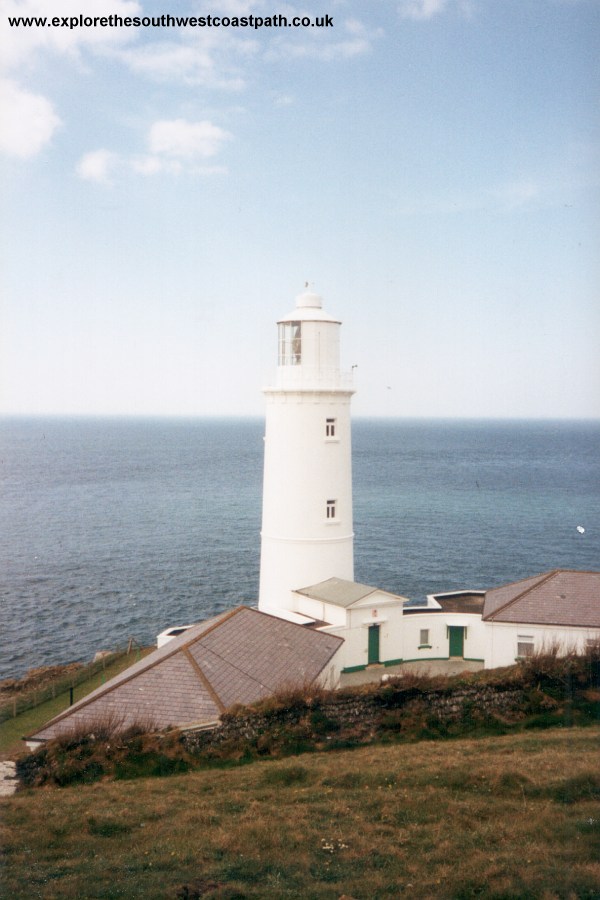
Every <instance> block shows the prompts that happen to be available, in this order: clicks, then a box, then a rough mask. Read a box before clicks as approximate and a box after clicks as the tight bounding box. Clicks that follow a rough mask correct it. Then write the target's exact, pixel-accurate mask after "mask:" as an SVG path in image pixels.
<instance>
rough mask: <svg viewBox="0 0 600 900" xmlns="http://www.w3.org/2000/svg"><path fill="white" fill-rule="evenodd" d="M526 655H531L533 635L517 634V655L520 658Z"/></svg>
mask: <svg viewBox="0 0 600 900" xmlns="http://www.w3.org/2000/svg"><path fill="white" fill-rule="evenodd" d="M526 656H533V635H530V634H518V635H517V657H518V658H519V659H521V658H523V657H526Z"/></svg>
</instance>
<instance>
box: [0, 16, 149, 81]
mask: <svg viewBox="0 0 600 900" xmlns="http://www.w3.org/2000/svg"><path fill="white" fill-rule="evenodd" d="M140 12H141V6H140V4H139V3H138V2H137V0H85V3H82V2H81V0H53V2H52V4H49V3H48V0H0V59H1V60H2V66H3V67H4V68H16V67H19V66H22V65H24V64H28V63H31V62H32V61H33V62H34V61H35V58H36V57H37V56H38V54H39V52H40V50H43V49H46V50H50V51H52V52H55V53H59V54H66V55H71V56H77V55H78V53H79V48H80V47H82V46H91V47H105V46H109V45H114V44H123V43H125V42H128V41H131V40H132V39H135V37H136V33H137V29H135V28H125V27H123V28H121V27H102V26H100V25H98V26H96V27H90V28H87V27H80V26H79V25H78V26H76V27H74V28H68V27H62V26H57V27H48V26H45V27H43V26H37V27H27V28H23V27H22V28H14V27H12V28H11V26H10V25H9V23H8V17H9V16H10V17H13V16H17V17H18V16H37V17H44V16H45V17H47V18H52V17H54V16H58V17H60V18H63V17H69V18H70V17H76V18H77V19H78V18H79V16H80V14H83V15H85V16H86V17H87V16H92V17H94V16H98V17H104V16H106V17H108V16H110V15H111V13H112V14H114V15H119V16H133V15H137V14H139V13H140Z"/></svg>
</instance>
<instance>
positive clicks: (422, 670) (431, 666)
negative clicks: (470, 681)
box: [340, 659, 483, 687]
mask: <svg viewBox="0 0 600 900" xmlns="http://www.w3.org/2000/svg"><path fill="white" fill-rule="evenodd" d="M480 669H483V663H480V662H473V661H472V660H466V659H430V660H425V659H424V660H423V661H422V662H421V661H420V660H419V661H418V662H409V663H402V664H401V665H399V666H384V665H374V666H367V668H366V669H363V670H362V671H361V672H345V673H342V675H341V676H340V687H349V686H350V685H357V684H369V683H370V682H373V681H381V678H382V676H383V675H386V676H394V675H403V674H406V673H408V672H412V673H413V674H415V675H460V674H461V673H462V672H478V671H479V670H480Z"/></svg>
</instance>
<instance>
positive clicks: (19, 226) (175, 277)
mask: <svg viewBox="0 0 600 900" xmlns="http://www.w3.org/2000/svg"><path fill="white" fill-rule="evenodd" d="M0 9H1V11H2V12H1V16H0V19H1V21H0V41H1V46H0V58H1V59H2V61H3V62H2V66H3V68H2V87H1V93H0V102H1V106H0V109H1V112H0V153H1V155H2V176H1V182H0V190H1V192H2V197H3V202H2V216H1V219H2V232H1V245H2V275H1V276H0V277H1V283H2V294H3V300H2V308H1V315H2V335H1V337H0V342H1V343H0V351H1V362H0V373H1V376H2V384H1V392H2V396H1V401H0V410H1V411H2V412H3V413H8V414H13V413H17V414H32V413H35V414H37V413H41V414H45V413H49V414H94V415H97V414H126V415H130V414H133V415H185V416H194V415H261V414H262V413H263V398H262V395H261V390H260V389H261V387H262V386H263V385H264V384H266V383H267V382H268V381H269V379H270V375H271V372H272V369H273V367H274V365H275V360H276V328H275V324H274V323H275V321H276V319H277V318H278V317H279V316H281V315H284V314H286V313H287V312H288V311H289V310H290V309H291V308H292V306H293V302H294V296H295V294H296V293H298V292H299V291H300V290H301V288H302V286H303V284H304V282H305V281H309V282H311V283H312V284H314V286H315V289H316V290H317V291H318V292H319V293H321V294H322V295H323V297H324V299H325V306H326V309H327V311H328V312H331V313H333V314H335V315H336V316H339V317H340V318H341V319H342V320H343V322H344V326H343V332H342V337H343V357H344V363H345V366H346V367H347V368H349V367H350V366H351V365H357V366H358V369H357V370H356V381H357V388H358V393H357V395H356V397H355V399H354V401H353V403H354V407H353V408H354V412H355V414H357V415H377V416H449V417H455V416H459V417H482V416H486V417H487V416H491V417H597V416H599V415H600V353H599V351H598V347H599V339H600V302H599V299H600V298H599V294H600V254H599V252H598V249H599V241H598V238H599V234H600V210H599V199H600V152H599V150H600V128H599V125H600V117H599V115H598V94H599V90H598V89H599V86H600V77H599V67H598V62H597V61H598V57H599V51H600V3H599V2H598V0H514V2H513V0H323V3H321V2H320V0H319V2H318V3H317V2H312V0H311V2H309V3H306V4H304V5H295V4H289V3H281V4H275V6H274V5H273V3H272V0H269V3H266V2H256V3H253V2H245V0H219V2H217V0H215V2H211V3H210V4H208V3H205V2H193V0H186V2H181V0H180V2H178V3H177V4H176V8H175V7H174V6H171V7H169V6H168V4H166V3H163V2H160V0H85V2H83V0H80V2H76V0H55V2H54V3H50V2H48V0H1V2H0ZM207 10H208V11H211V12H212V13H213V14H220V15H235V14H236V13H238V14H246V13H248V12H253V13H254V14H255V15H269V14H272V13H275V12H276V13H281V14H284V15H288V16H289V17H291V16H292V15H296V14H307V15H310V16H315V15H316V16H321V15H326V14H329V15H331V16H332V17H333V22H334V25H333V28H329V29H326V30H325V29H323V30H321V29H316V28H312V29H305V30H295V29H279V30H277V29H267V28H264V29H262V30H259V31H250V30H246V29H244V30H242V29H239V30H234V29H212V30H209V29H187V30H185V31H184V30H177V29H145V30H141V29H124V28H123V29H99V28H97V29H74V30H66V29H50V28H35V29H28V30H24V29H21V30H16V29H14V28H13V29H9V28H8V27H7V16H8V15H77V14H79V13H80V12H83V13H85V14H86V15H109V14H110V13H116V14H121V15H127V14H129V15H136V14H137V15H160V14H161V13H171V14H177V15H186V14H187V15H195V14H202V13H203V12H206V11H207Z"/></svg>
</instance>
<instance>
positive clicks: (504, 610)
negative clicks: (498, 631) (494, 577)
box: [483, 569, 600, 628]
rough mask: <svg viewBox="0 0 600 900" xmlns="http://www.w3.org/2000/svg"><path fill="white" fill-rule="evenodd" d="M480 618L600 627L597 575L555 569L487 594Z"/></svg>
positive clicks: (492, 620) (599, 598) (599, 581)
mask: <svg viewBox="0 0 600 900" xmlns="http://www.w3.org/2000/svg"><path fill="white" fill-rule="evenodd" d="M483 619H484V620H487V621H491V622H515V623H517V622H519V623H523V624H529V625H565V626H579V627H583V628H586V627H587V628H600V572H577V571H572V570H565V569H556V570H554V571H552V572H546V573H545V574H542V575H537V576H535V577H534V578H525V579H524V580H523V581H517V582H515V583H514V584H508V585H504V586H503V587H499V588H494V589H493V590H491V591H487V592H486V595H485V603H484V608H483Z"/></svg>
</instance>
